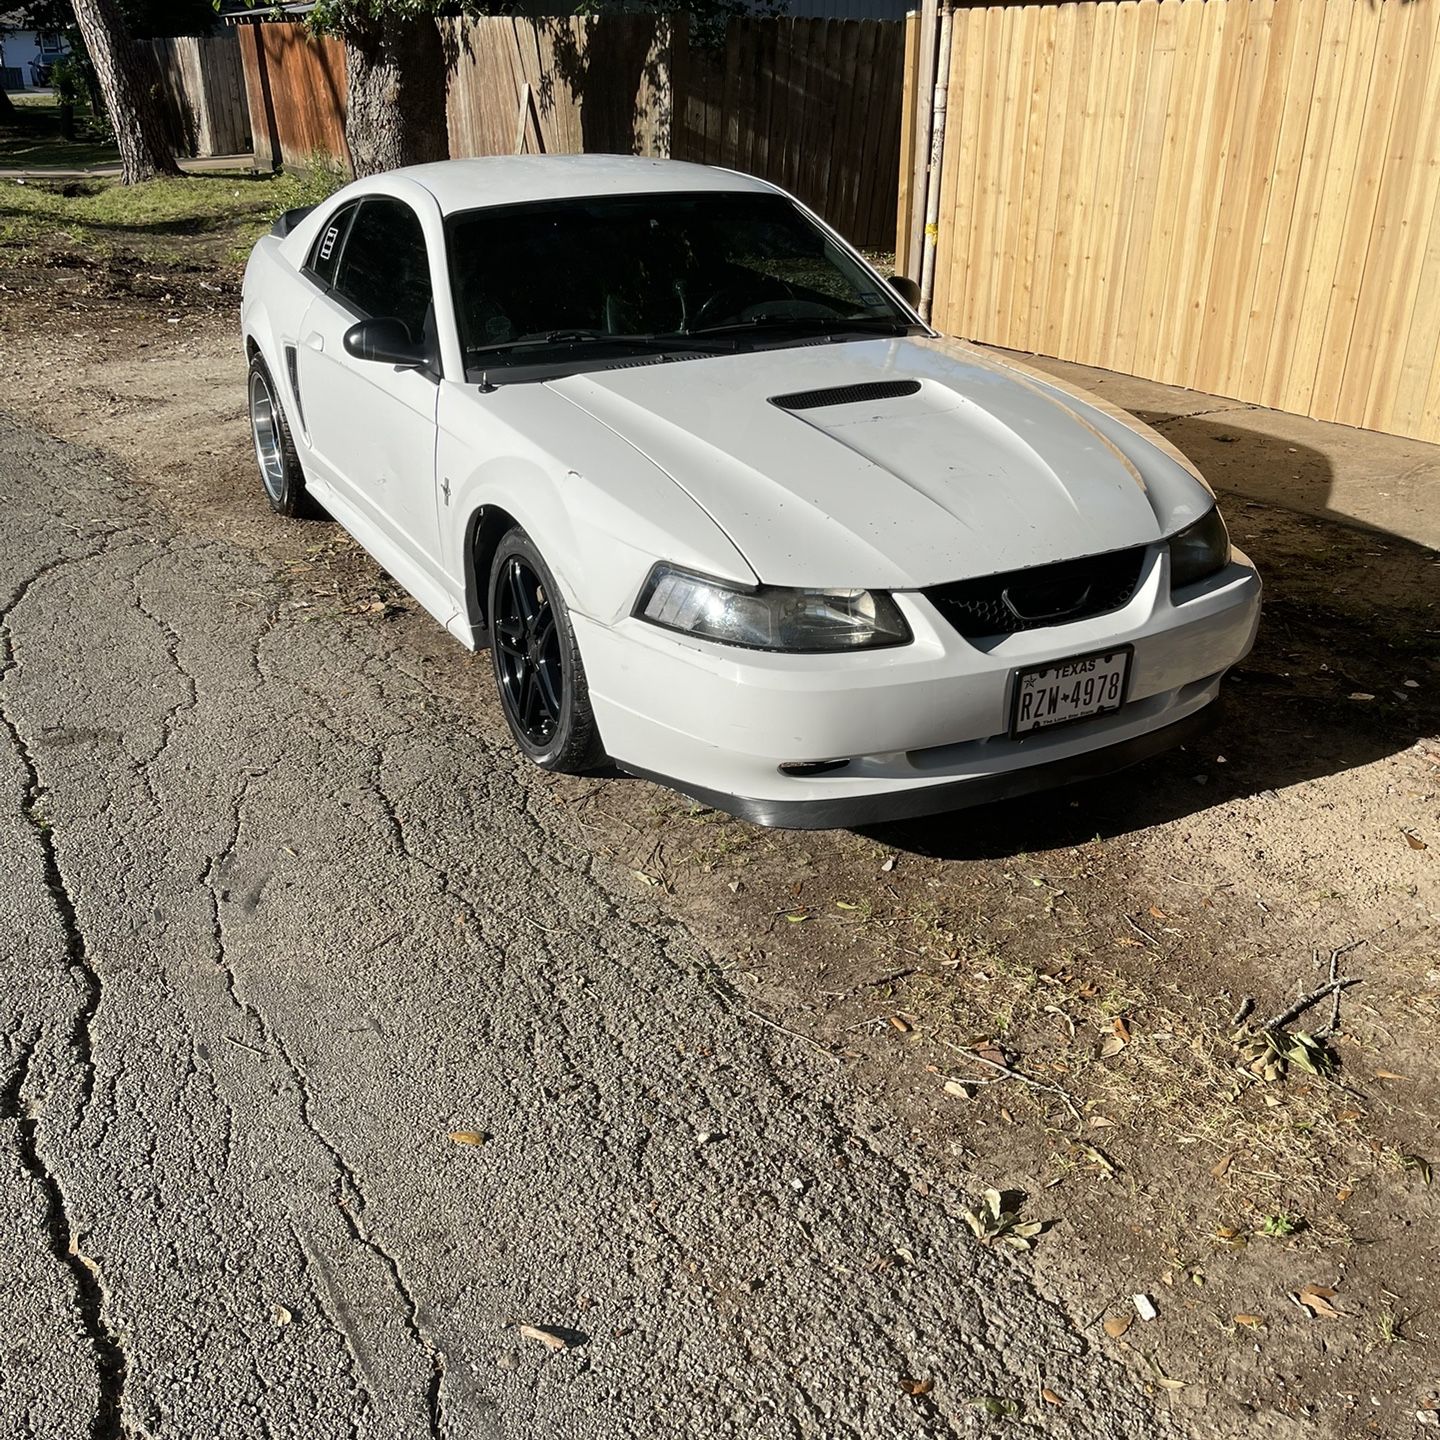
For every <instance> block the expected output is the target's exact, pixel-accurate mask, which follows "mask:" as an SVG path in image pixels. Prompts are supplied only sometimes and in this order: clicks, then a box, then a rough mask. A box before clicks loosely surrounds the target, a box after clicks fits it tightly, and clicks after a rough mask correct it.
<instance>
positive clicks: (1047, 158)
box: [900, 0, 1440, 440]
mask: <svg viewBox="0 0 1440 1440" xmlns="http://www.w3.org/2000/svg"><path fill="white" fill-rule="evenodd" d="M910 23H911V25H912V27H913V26H915V25H916V24H917V23H918V21H917V18H916V17H914V16H912V17H911V22H910ZM952 23H953V40H952V47H951V53H950V64H949V70H948V76H949V95H948V122H947V125H946V131H945V139H944V152H943V157H942V165H941V173H940V225H939V232H938V237H937V248H936V262H937V263H936V280H935V301H934V307H933V312H932V313H933V316H934V322H935V324H936V325H937V326H938V327H939V328H941V329H944V330H947V331H951V332H954V333H957V334H961V335H964V336H967V337H970V338H973V339H977V340H983V341H987V342H990V343H993V344H997V345H1004V346H1010V347H1013V348H1015V349H1020V350H1029V351H1034V352H1037V353H1040V354H1045V355H1054V356H1058V357H1060V358H1063V359H1068V360H1076V361H1081V362H1083V363H1086V364H1090V365H1098V366H1103V367H1105V368H1107V369H1112V370H1118V371H1123V372H1125V373H1129V374H1136V375H1143V376H1147V377H1150V378H1153V379H1156V380H1162V381H1166V382H1169V383H1173V384H1178V385H1187V386H1191V387H1193V388H1195V389H1199V390H1205V391H1213V392H1215V393H1218V394H1221V395H1227V396H1233V397H1235V398H1237V399H1240V400H1245V401H1252V402H1257V403H1259V404H1263V405H1267V406H1274V407H1277V408H1280V409H1284V410H1292V411H1296V412H1299V413H1302V414H1308V415H1313V416H1317V417H1319V418H1321V419H1326V420H1340V421H1344V422H1346V423H1348V424H1352V425H1363V426H1367V427H1370V428H1374V429H1380V430H1388V431H1393V432H1395V433H1398V434H1403V435H1409V436H1415V437H1418V438H1421V439H1427V440H1440V205H1437V200H1440V4H1436V3H1434V0H1413V3H1404V0H1205V3H1201V0H1121V3H1110V0H1100V3H1095V0H1082V3H1078V4H1059V5H1055V4H1044V5H1012V6H1005V5H994V6H989V7H987V8H983V9H982V8H975V9H964V10H957V11H956V12H955V14H954V16H953V22H952ZM918 48H919V47H918V45H917V44H916V43H915V37H914V35H913V34H912V36H911V44H910V46H909V50H910V52H911V53H912V54H913V53H914V52H915V51H917V50H918ZM911 83H912V88H913V86H914V84H916V83H922V87H923V82H918V81H917V78H916V77H914V76H913V75H912V81H911ZM912 160H913V157H911V158H910V159H907V158H906V157H903V156H902V170H904V171H905V173H906V174H907V175H908V174H909V173H910V171H909V170H908V169H907V168H906V167H907V166H908V165H909V164H910V163H911V162H912ZM908 228H909V227H908V226H907V225H906V224H903V223H902V225H901V227H900V229H901V232H902V234H901V246H900V248H901V252H902V261H906V262H908V263H909V264H910V268H911V269H912V272H913V271H914V270H915V268H916V267H915V265H914V258H915V257H913V256H909V255H906V254H905V253H904V252H905V251H906V250H907V249H908V248H909V247H908V234H907V232H908Z"/></svg>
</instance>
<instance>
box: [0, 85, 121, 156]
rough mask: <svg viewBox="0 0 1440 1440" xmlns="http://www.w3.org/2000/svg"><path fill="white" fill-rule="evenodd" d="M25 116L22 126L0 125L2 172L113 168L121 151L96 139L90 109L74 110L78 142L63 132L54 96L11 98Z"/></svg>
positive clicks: (100, 139) (102, 140)
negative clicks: (68, 137) (96, 166)
mask: <svg viewBox="0 0 1440 1440" xmlns="http://www.w3.org/2000/svg"><path fill="white" fill-rule="evenodd" d="M10 98H11V99H12V100H13V101H14V102H15V107H16V109H17V110H19V111H21V112H22V114H23V116H24V123H23V124H21V125H7V126H0V170H47V169H48V170H83V169H87V168H88V167H90V166H92V165H114V164H116V163H118V161H119V159H120V152H119V151H118V150H117V149H116V148H115V145H114V142H113V141H111V140H109V139H102V138H100V137H99V136H97V135H96V134H95V133H94V131H93V130H92V127H91V121H90V114H89V108H88V107H87V106H86V105H84V104H80V105H77V106H76V107H75V139H73V140H67V139H65V137H64V136H63V135H62V134H61V133H60V107H59V105H58V104H57V103H56V102H55V98H54V96H52V95H12V96H11V97H10Z"/></svg>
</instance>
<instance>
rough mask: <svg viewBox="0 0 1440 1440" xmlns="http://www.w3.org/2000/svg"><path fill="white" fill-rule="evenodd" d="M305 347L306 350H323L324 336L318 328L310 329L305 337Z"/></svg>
mask: <svg viewBox="0 0 1440 1440" xmlns="http://www.w3.org/2000/svg"><path fill="white" fill-rule="evenodd" d="M305 348H306V349H307V350H323V349H324V348H325V337H324V336H323V335H322V334H321V333H320V332H319V331H318V330H312V331H311V332H310V333H309V334H308V335H307V336H306V337H305Z"/></svg>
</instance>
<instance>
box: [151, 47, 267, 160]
mask: <svg viewBox="0 0 1440 1440" xmlns="http://www.w3.org/2000/svg"><path fill="white" fill-rule="evenodd" d="M149 46H150V53H151V54H152V55H153V56H154V58H155V68H156V70H157V71H158V72H159V75H160V104H161V109H162V110H163V111H164V113H165V118H166V121H167V123H168V124H169V126H170V132H171V135H172V137H173V139H174V141H175V147H176V149H177V150H179V151H180V153H181V154H182V155H239V154H242V153H243V152H245V151H247V150H249V149H250V111H249V107H248V106H247V105H246V103H245V77H244V72H243V70H242V67H241V63H240V44H239V41H238V40H237V39H236V37H235V32H234V31H233V30H222V31H219V32H218V33H217V34H214V35H181V36H179V37H177V38H175V39H173V40H151V41H150V42H149Z"/></svg>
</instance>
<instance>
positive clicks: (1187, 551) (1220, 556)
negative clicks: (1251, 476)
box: [1170, 508, 1230, 592]
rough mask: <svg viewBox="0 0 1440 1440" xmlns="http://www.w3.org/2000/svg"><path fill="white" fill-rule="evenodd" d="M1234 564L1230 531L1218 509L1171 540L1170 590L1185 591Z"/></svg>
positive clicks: (1188, 526) (1209, 511)
mask: <svg viewBox="0 0 1440 1440" xmlns="http://www.w3.org/2000/svg"><path fill="white" fill-rule="evenodd" d="M1229 563H1230V532H1229V531H1228V530H1227V529H1226V528H1225V522H1224V521H1223V520H1222V519H1221V518H1220V511H1219V509H1218V508H1212V509H1210V510H1207V511H1206V512H1205V513H1204V514H1203V515H1202V516H1201V517H1200V518H1199V519H1198V520H1197V521H1196V522H1195V523H1194V524H1193V525H1187V526H1186V527H1185V528H1184V529H1183V530H1182V531H1181V532H1180V533H1179V534H1178V535H1172V536H1171V537H1170V589H1171V591H1172V592H1173V591H1176V590H1183V589H1184V588H1185V587H1186V586H1187V585H1194V584H1196V583H1197V582H1198V581H1201V580H1204V579H1205V578H1206V577H1207V576H1209V575H1213V574H1214V573H1215V572H1216V571H1217V570H1223V569H1224V568H1225V567H1226V566H1227V565H1228V564H1229Z"/></svg>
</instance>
